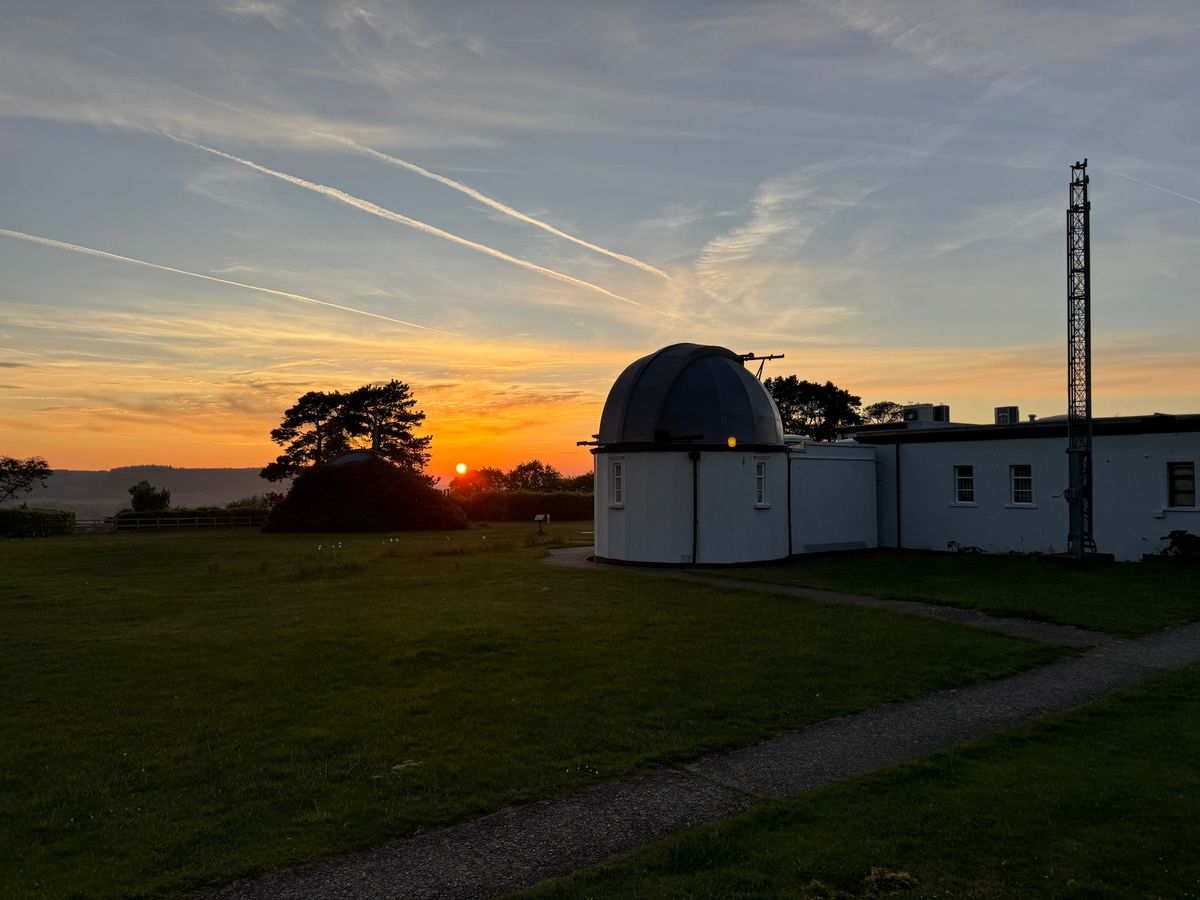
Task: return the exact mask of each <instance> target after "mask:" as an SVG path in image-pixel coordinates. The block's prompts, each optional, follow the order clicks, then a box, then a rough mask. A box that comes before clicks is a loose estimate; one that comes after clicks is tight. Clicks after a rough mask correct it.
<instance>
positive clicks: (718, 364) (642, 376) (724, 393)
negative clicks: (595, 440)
mask: <svg viewBox="0 0 1200 900" xmlns="http://www.w3.org/2000/svg"><path fill="white" fill-rule="evenodd" d="M731 437H733V438H736V439H737V442H738V444H745V445H759V446H762V445H773V446H782V445H783V424H782V422H780V419H779V410H777V409H776V408H775V401H774V400H772V399H771V395H770V394H768V393H767V390H766V388H764V387H763V386H762V384H761V383H760V382H759V380H758V379H757V378H755V377H754V376H753V375H751V374H750V373H749V372H747V371H746V368H745V366H743V365H742V360H741V358H740V357H739V356H738V355H737V354H735V353H733V352H732V351H731V350H726V349H725V348H724V347H706V346H701V345H700V344H672V345H671V346H669V347H664V348H663V349H661V350H659V351H658V352H657V353H651V354H650V355H649V356H643V357H642V358H641V359H639V360H637V361H636V362H634V363H632V364H631V365H630V366H629V367H628V368H627V369H626V370H625V371H624V372H622V373H621V375H620V377H618V378H617V380H616V382H615V383H614V384H613V386H612V390H610V391H609V393H608V399H607V400H606V401H605V403H604V412H603V413H602V414H601V416H600V433H599V442H600V443H601V444H602V445H603V444H649V443H660V444H661V443H681V442H686V443H689V444H721V445H724V444H725V443H726V441H727V440H728V439H729V438H731Z"/></svg>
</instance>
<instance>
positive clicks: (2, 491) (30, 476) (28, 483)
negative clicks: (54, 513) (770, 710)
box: [0, 456, 54, 503]
mask: <svg viewBox="0 0 1200 900" xmlns="http://www.w3.org/2000/svg"><path fill="white" fill-rule="evenodd" d="M53 474H54V472H53V471H52V470H51V469H50V466H49V465H47V464H46V461H45V460H44V459H42V458H41V457H40V456H31V457H29V459H17V458H16V457H14V456H0V503H4V502H5V501H6V500H11V499H12V498H13V497H17V496H19V495H21V494H28V493H29V492H30V491H32V490H33V488H34V485H40V486H41V487H45V486H46V479H47V478H49V477H50V476H51V475H53Z"/></svg>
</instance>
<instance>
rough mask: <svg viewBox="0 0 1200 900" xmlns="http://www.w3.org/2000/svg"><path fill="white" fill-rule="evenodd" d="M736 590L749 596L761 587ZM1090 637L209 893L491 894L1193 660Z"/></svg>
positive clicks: (1182, 630) (1174, 643)
mask: <svg viewBox="0 0 1200 900" xmlns="http://www.w3.org/2000/svg"><path fill="white" fill-rule="evenodd" d="M698 577H701V578H705V577H706V576H698ZM712 580H713V581H714V582H717V583H719V584H720V585H726V584H727V582H726V580H725V579H712ZM749 584H752V585H753V587H752V588H750V589H753V590H760V589H762V588H764V587H770V586H767V585H759V584H758V583H757V582H750V583H749ZM804 596H807V595H804ZM861 599H863V600H866V599H868V598H861ZM860 605H873V604H867V603H863V604H860ZM917 605H918V606H924V605H925V604H917ZM885 608H891V607H885ZM908 609H909V605H908V604H906V605H905V606H904V610H905V611H907V610H908ZM918 614H924V613H918ZM938 618H941V617H940V616H938ZM964 624H965V623H964ZM993 630H1001V629H993ZM1100 637H1101V638H1103V639H1102V640H1097V641H1096V642H1095V644H1094V646H1093V649H1091V650H1089V651H1087V652H1086V653H1084V654H1082V655H1081V656H1078V657H1073V658H1071V659H1067V660H1062V661H1059V662H1056V663H1052V664H1050V665H1047V666H1043V667H1041V668H1039V669H1034V670H1031V671H1028V672H1024V673H1022V674H1019V675H1014V676H1011V677H1009V678H1002V679H998V680H996V681H989V682H984V683H982V684H977V685H972V686H970V687H965V688H961V689H957V690H948V691H940V692H937V693H934V694H930V695H928V696H925V697H921V698H918V699H916V700H912V701H909V702H906V703H894V704H888V705H885V706H882V707H878V708H876V709H872V710H868V711H866V712H863V713H858V714H855V715H850V716H844V717H842V718H839V719H832V720H829V721H826V722H821V723H818V724H817V725H814V726H812V727H810V728H805V729H803V730H801V731H795V732H788V733H784V734H780V735H778V736H776V737H774V738H771V739H769V740H766V741H763V742H762V743H760V744H756V745H754V746H752V747H746V748H744V749H741V750H736V751H733V752H731V753H723V754H719V755H715V756H710V757H707V758H704V759H700V760H697V761H696V762H693V763H691V764H689V765H686V766H682V767H679V768H668V769H661V770H658V771H655V772H652V773H650V774H647V775H644V776H641V777H637V778H630V779H626V780H624V781H619V782H612V783H608V784H602V785H598V786H596V787H594V788H591V789H589V790H585V791H582V792H580V793H578V794H575V795H573V796H570V797H566V798H563V799H560V800H553V801H546V802H541V803H534V804H530V805H528V806H519V807H511V808H508V809H504V810H501V811H500V812H498V813H495V814H493V815H490V816H486V817H484V818H482V819H477V820H475V821H473V822H467V823H465V824H463V825H457V826H454V827H452V828H446V829H442V830H439V831H434V832H430V833H428V834H424V835H419V836H417V837H414V838H410V839H408V840H403V841H397V842H395V843H392V844H388V845H386V846H384V847H380V848H377V849H375V850H371V851H368V852H365V853H359V854H354V855H350V856H344V857H339V858H335V859H330V860H326V861H324V862H320V863H317V864H315V865H312V866H309V867H306V868H303V869H295V870H291V871H286V872H279V873H275V874H272V875H268V876H266V877H263V878H260V879H257V880H254V881H247V882H240V883H237V884H233V885H230V886H228V887H226V888H225V889H223V890H222V891H220V892H218V893H217V894H216V895H215V896H217V897H221V898H227V900H228V898H247V900H267V898H284V897H286V898H302V897H303V898H398V897H438V898H479V897H491V896H495V895H497V894H502V893H505V892H507V891H512V890H517V889H519V888H525V887H530V886H532V885H534V884H537V883H538V882H540V881H543V880H545V879H547V878H553V877H556V876H560V875H566V874H568V873H570V872H573V871H575V870H576V869H580V868H582V867H584V866H587V865H591V864H593V863H596V862H600V861H601V860H604V859H606V858H608V857H610V856H613V855H615V854H618V853H624V852H628V851H630V850H634V849H636V848H638V847H641V846H644V845H646V844H649V843H652V842H654V841H656V840H659V839H661V838H664V837H666V836H668V835H670V834H673V833H675V832H678V831H683V830H685V829H688V828H692V827H695V826H697V825H700V824H703V823H706V822H713V821H716V820H718V819H724V818H727V817H729V816H732V815H736V814H738V813H740V812H744V811H745V810H747V809H749V808H750V807H751V806H753V805H754V803H755V802H756V801H757V800H758V799H760V798H766V797H790V796H793V795H795V794H798V793H801V792H803V791H806V790H810V789H812V788H815V787H819V786H821V785H825V784H829V783H830V782H833V781H837V780H839V779H842V778H847V777H849V776H852V775H858V774H862V773H865V772H871V771H874V770H876V769H879V768H882V767H884V766H890V765H895V764H897V763H901V762H904V761H907V760H912V759H916V758H918V757H921V756H926V755H928V754H929V753H933V752H935V751H937V750H943V749H946V748H948V747H951V746H953V745H955V744H958V743H960V742H962V741H965V740H970V739H972V738H976V737H981V736H983V735H986V734H988V733H990V732H993V731H996V730H997V729H1000V728H1004V727H1006V726H1010V725H1015V724H1017V723H1019V722H1025V721H1029V720H1031V719H1035V718H1038V717H1040V716H1043V715H1046V714H1048V713H1053V712H1060V711H1064V710H1070V709H1075V708H1077V707H1080V706H1083V705H1084V704H1086V703H1089V702H1091V701H1093V700H1097V699H1099V698H1101V697H1104V696H1106V695H1108V694H1110V693H1112V692H1113V691H1116V690H1120V689H1122V688H1126V687H1130V686H1132V685H1135V684H1137V683H1139V682H1142V681H1145V680H1147V679H1149V678H1153V677H1154V676H1156V675H1158V674H1161V673H1163V672H1168V671H1171V670H1173V669H1178V668H1182V667H1183V666H1186V665H1189V664H1191V663H1194V662H1200V623H1197V624H1193V625H1185V626H1182V627H1179V628H1174V629H1170V630H1168V631H1165V632H1161V633H1159V634H1156V635H1152V636H1151V637H1148V638H1144V639H1142V640H1137V641H1113V640H1111V639H1108V638H1107V637H1104V636H1100Z"/></svg>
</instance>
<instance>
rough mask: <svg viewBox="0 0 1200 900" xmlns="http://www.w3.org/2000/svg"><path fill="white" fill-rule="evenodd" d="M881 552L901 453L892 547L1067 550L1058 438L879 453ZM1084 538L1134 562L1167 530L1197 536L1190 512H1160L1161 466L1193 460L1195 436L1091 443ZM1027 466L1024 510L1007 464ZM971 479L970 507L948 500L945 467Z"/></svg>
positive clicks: (950, 487)
mask: <svg viewBox="0 0 1200 900" xmlns="http://www.w3.org/2000/svg"><path fill="white" fill-rule="evenodd" d="M878 450H879V452H878V458H879V461H880V466H879V476H880V477H879V504H878V507H879V523H880V543H881V545H882V546H890V547H895V546H897V540H896V529H897V523H896V519H897V516H896V498H897V494H896V454H897V452H898V453H899V454H900V459H901V463H900V469H901V478H900V494H899V496H900V510H901V515H900V531H901V534H900V545H901V546H903V547H906V548H911V549H928V550H946V549H948V546H947V545H948V543H949V542H950V541H957V542H958V543H959V544H960V545H962V546H973V547H979V548H981V549H983V550H985V551H988V552H991V553H1005V552H1010V551H1016V552H1041V553H1061V552H1064V551H1065V550H1066V543H1067V530H1068V521H1067V502H1066V500H1064V499H1063V496H1062V494H1063V491H1064V489H1065V488H1066V487H1067V483H1068V481H1067V454H1066V439H1065V438H1063V437H1047V438H1029V439H1020V440H978V441H932V442H927V443H906V444H900V445H888V446H882V445H881V446H880V447H879V448H878ZM1092 452H1093V468H1094V475H1093V531H1094V533H1095V537H1096V543H1097V549H1098V550H1100V551H1101V552H1105V553H1112V554H1114V555H1115V556H1116V557H1117V558H1118V559H1122V560H1132V559H1140V558H1141V556H1142V554H1143V553H1154V552H1157V551H1158V550H1160V549H1161V548H1162V546H1163V544H1164V541H1163V540H1162V537H1163V536H1164V535H1166V534H1167V532H1168V531H1170V530H1172V529H1176V528H1180V529H1184V530H1190V531H1192V532H1193V533H1200V514H1198V513H1197V512H1196V511H1195V510H1165V509H1164V507H1166V503H1167V465H1166V464H1167V462H1168V461H1170V462H1179V461H1184V460H1189V459H1190V460H1195V461H1196V462H1197V466H1198V467H1200V434H1197V433H1183V434H1150V435H1120V436H1107V435H1100V436H1097V437H1095V438H1094V439H1093V451H1092ZM1022 463H1027V464H1029V465H1032V466H1033V493H1034V503H1033V505H1032V506H1021V505H1014V504H1012V503H1010V494H1009V477H1010V476H1009V466H1010V465H1013V464H1022ZM955 465H971V466H973V467H974V472H975V503H974V504H960V503H957V502H956V501H955V495H954V466H955Z"/></svg>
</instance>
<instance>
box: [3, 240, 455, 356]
mask: <svg viewBox="0 0 1200 900" xmlns="http://www.w3.org/2000/svg"><path fill="white" fill-rule="evenodd" d="M0 235H3V236H4V237H10V238H14V239H15V240H19V241H28V242H30V243H32V244H41V245H42V246H43V247H53V248H55V249H58V250H71V251H72V252H75V253H82V254H84V255H86V256H95V257H97V258H99V259H110V260H113V261H115V262H123V263H130V264H132V265H135V266H145V267H146V268H148V269H158V270H159V271H161V272H171V273H173V274H175V275H186V276H187V277H189V278H201V279H203V280H204V281H212V282H215V283H217V284H226V285H229V286H230V287H236V288H243V289H245V290H248V291H257V292H258V293H260V294H271V295H272V296H275V297H283V298H284V299H285V300H294V301H296V302H298V303H311V304H313V305H314V306H324V307H328V308H329V309H337V310H340V311H342V312H348V313H354V314H355V315H359V316H369V317H370V318H372V319H379V320H381V321H384V322H391V323H392V324H393V325H404V326H405V327H407V328H416V329H419V330H421V331H432V332H438V329H436V328H430V327H429V326H428V325H418V324H417V323H416V322H406V321H405V320H404V319H395V318H393V317H391V316H385V315H381V314H380V313H373V312H369V311H367V310H365V309H356V308H354V307H352V306H343V305H342V304H340V303H331V302H330V301H328V300H317V299H316V298H314V297H306V296H305V295H304V294H295V293H292V292H291V291H277V290H275V289H274V288H268V287H261V286H259V285H256V284H246V283H245V282H242V281H231V280H229V279H228V278H217V277H216V276H214V275H202V274H201V273H199V272H189V271H187V270H186V269H176V268H174V267H173V266H162V265H159V264H158V263H152V262H147V261H146V260H144V259H134V258H133V257H131V256H121V255H119V254H116V253H108V252H106V251H104V250H95V249H93V248H91V247H81V246H80V245H78V244H68V243H67V242H66V241H56V240H54V239H53V238H46V237H39V236H38V235H36V234H26V233H25V232H23V231H12V230H10V229H7V228H0ZM438 333H441V334H447V333H448V332H438Z"/></svg>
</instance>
